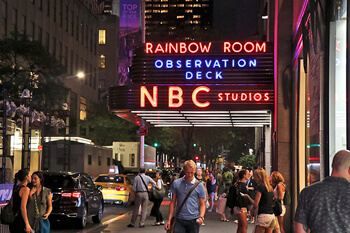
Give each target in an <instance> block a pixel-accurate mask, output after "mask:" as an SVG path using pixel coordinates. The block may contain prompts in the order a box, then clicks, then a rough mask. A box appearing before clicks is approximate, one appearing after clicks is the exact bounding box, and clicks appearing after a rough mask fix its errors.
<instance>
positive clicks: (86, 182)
mask: <svg viewBox="0 0 350 233" xmlns="http://www.w3.org/2000/svg"><path fill="white" fill-rule="evenodd" d="M80 185H81V188H82V189H92V188H94V184H93V183H92V182H90V180H89V179H88V178H87V177H85V176H82V177H81V178H80Z"/></svg>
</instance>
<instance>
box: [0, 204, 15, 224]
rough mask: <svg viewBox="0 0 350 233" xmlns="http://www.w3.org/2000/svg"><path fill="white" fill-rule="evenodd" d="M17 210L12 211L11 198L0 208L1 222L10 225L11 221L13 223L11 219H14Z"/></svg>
mask: <svg viewBox="0 0 350 233" xmlns="http://www.w3.org/2000/svg"><path fill="white" fill-rule="evenodd" d="M18 212H19V211H18ZM18 212H17V213H15V212H13V207H12V198H11V200H10V201H9V203H7V205H6V206H5V207H4V208H2V210H1V214H0V222H1V224H4V225H10V224H11V223H13V221H15V218H16V217H17V215H18Z"/></svg>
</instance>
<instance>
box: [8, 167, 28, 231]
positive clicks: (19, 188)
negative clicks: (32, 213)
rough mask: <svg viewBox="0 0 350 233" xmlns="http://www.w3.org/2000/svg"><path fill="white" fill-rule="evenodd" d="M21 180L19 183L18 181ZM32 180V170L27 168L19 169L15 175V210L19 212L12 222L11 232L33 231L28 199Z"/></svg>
mask: <svg viewBox="0 0 350 233" xmlns="http://www.w3.org/2000/svg"><path fill="white" fill-rule="evenodd" d="M18 181H19V182H20V183H18V184H17V182H18ZM30 182H31V176H30V171H29V169H27V168H23V169H22V170H19V171H18V172H17V173H16V175H15V181H14V184H13V191H12V202H13V204H12V206H13V212H14V213H18V214H17V216H16V218H15V220H14V221H13V223H11V224H10V226H9V228H10V232H11V233H21V232H25V233H32V232H33V230H32V228H31V227H30V225H29V221H28V217H27V201H28V197H29V192H30V189H29V188H28V187H27V184H28V183H30Z"/></svg>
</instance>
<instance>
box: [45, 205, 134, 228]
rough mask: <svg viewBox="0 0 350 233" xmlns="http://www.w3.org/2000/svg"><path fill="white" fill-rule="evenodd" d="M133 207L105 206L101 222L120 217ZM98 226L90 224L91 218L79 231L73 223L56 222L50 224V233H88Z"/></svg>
mask: <svg viewBox="0 0 350 233" xmlns="http://www.w3.org/2000/svg"><path fill="white" fill-rule="evenodd" d="M132 208H133V206H129V207H123V205H111V204H105V209H104V212H103V218H102V222H106V221H108V220H111V219H114V218H116V217H118V216H121V215H123V214H125V213H127V212H129V211H131V210H132ZM97 226H99V224H95V223H93V222H92V220H91V217H90V218H88V221H87V224H86V227H85V229H79V228H77V227H76V226H75V225H74V221H69V220H67V221H58V222H51V231H50V232H52V233H55V232H57V233H58V232H60V233H73V232H74V233H76V232H89V231H90V230H92V229H94V228H96V227H97Z"/></svg>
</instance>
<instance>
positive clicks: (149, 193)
mask: <svg viewBox="0 0 350 233" xmlns="http://www.w3.org/2000/svg"><path fill="white" fill-rule="evenodd" d="M140 178H141V180H142V183H143V184H144V185H145V187H146V190H147V193H148V200H150V201H151V202H154V201H155V198H154V196H153V192H150V191H148V186H147V185H146V183H145V181H144V180H143V178H142V176H141V174H140Z"/></svg>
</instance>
